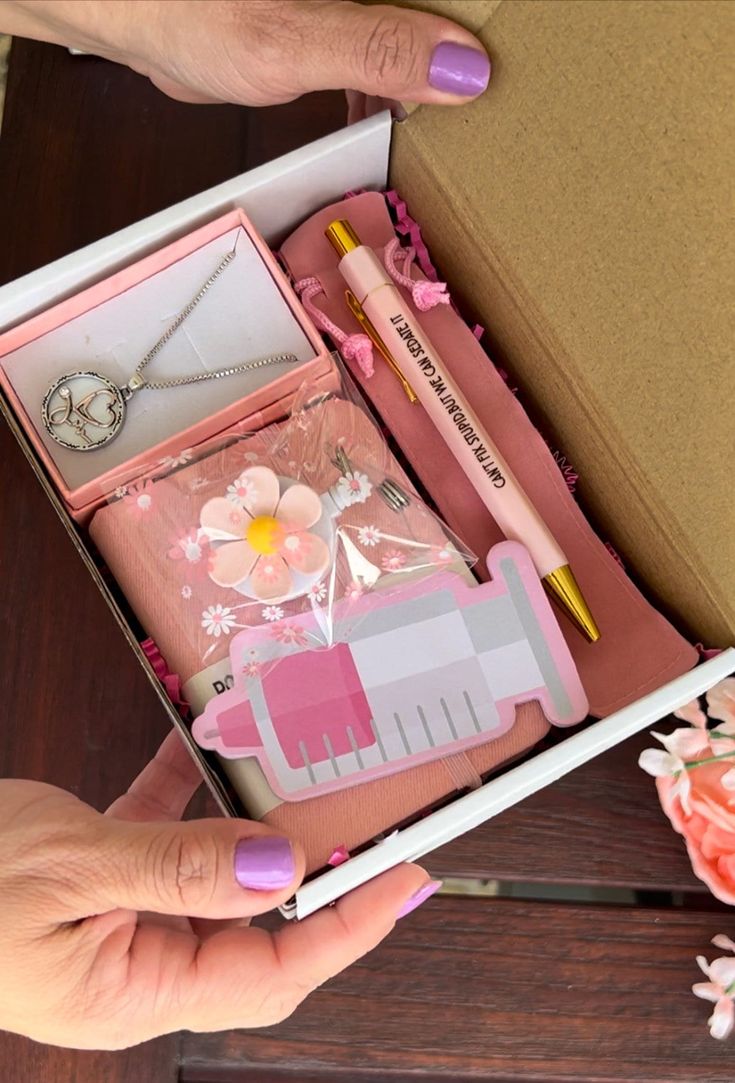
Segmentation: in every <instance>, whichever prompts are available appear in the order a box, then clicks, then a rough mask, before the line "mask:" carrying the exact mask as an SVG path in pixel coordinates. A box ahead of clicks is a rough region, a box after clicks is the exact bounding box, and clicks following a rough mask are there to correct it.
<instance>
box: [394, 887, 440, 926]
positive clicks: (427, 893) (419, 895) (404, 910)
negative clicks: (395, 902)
mask: <svg viewBox="0 0 735 1083" xmlns="http://www.w3.org/2000/svg"><path fill="white" fill-rule="evenodd" d="M441 886H442V881H441V880H427V882H426V883H425V884H423V885H422V886H421V887H420V888H419V889H418V891H415V892H414V893H413V895H411V897H410V898H409V899H406V901H405V903H404V904H403V906H402V907H401V909H400V910H399V911H398V914H397V915H396V916H397V917H398V918H405V916H406V914H410V913H411V911H412V910H416V909H417V907H419V906H421V903H423V902H426V900H427V899H430V898H431V896H432V895H433V894H434V892H435V891H438V890H439V888H440V887H441Z"/></svg>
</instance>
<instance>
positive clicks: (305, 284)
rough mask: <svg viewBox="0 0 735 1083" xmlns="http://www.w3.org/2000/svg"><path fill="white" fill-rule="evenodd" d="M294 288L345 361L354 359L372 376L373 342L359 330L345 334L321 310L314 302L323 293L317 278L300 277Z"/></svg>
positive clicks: (373, 361) (364, 371)
mask: <svg viewBox="0 0 735 1083" xmlns="http://www.w3.org/2000/svg"><path fill="white" fill-rule="evenodd" d="M294 289H295V290H296V292H297V293H298V294H299V296H300V297H301V301H302V303H303V306H304V308H305V309H306V311H307V312H308V313H309V315H310V316H311V318H312V320H313V321H314V323H315V324H316V326H317V327H318V328H319V330H320V331H324V332H325V333H326V334H328V335H329V336H330V338H331V339H332V340H333V341H334V342H335V343H336V344H337V347H338V349H339V352H340V353H341V354H342V357H343V358H344V359H345V361H355V362H356V363H357V364H358V365H359V366H360V369H361V370H362V372H363V373H364V374H365V376H366V377H368V378H369V377H370V376H372V375H373V373H374V372H375V356H374V354H373V344H372V342H371V341H370V339H369V338H368V336H367V335H363V334H362V333H361V332H356V333H355V334H352V335H347V334H345V332H344V331H343V330H342V328H341V327H338V326H337V324H336V323H335V322H334V321H333V320H330V318H329V316H327V315H326V313H324V312H322V310H321V309H320V308H317V306H316V305H315V304H314V297H316V296H317V295H318V294H320V293H324V290H323V289H322V284H321V282H320V281H319V279H318V278H302V279H300V280H299V281H298V282H295V283H294Z"/></svg>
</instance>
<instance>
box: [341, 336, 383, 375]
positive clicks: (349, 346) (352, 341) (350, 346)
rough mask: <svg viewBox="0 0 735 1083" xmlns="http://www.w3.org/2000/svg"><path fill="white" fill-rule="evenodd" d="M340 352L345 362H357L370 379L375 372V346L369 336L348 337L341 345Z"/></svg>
mask: <svg viewBox="0 0 735 1083" xmlns="http://www.w3.org/2000/svg"><path fill="white" fill-rule="evenodd" d="M339 352H340V353H341V354H342V356H343V357H344V359H345V361H356V362H357V364H358V365H359V366H360V369H361V370H362V372H363V373H364V374H365V376H367V377H368V378H370V377H371V376H372V375H373V373H374V372H375V356H374V354H373V344H372V342H371V341H370V339H369V338H368V336H367V335H363V334H359V333H358V334H355V335H348V336H347V338H346V339H345V340H344V342H342V343H340V347H339Z"/></svg>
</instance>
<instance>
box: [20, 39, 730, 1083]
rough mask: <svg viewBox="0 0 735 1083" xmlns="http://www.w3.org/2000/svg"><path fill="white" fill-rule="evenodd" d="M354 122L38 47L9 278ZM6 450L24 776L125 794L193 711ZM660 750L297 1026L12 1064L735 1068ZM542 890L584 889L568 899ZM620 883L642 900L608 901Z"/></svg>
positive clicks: (603, 781)
mask: <svg viewBox="0 0 735 1083" xmlns="http://www.w3.org/2000/svg"><path fill="white" fill-rule="evenodd" d="M343 123H344V105H343V100H342V97H341V95H338V94H321V95H314V96H311V97H309V98H308V99H305V100H302V101H301V102H299V103H293V104H291V105H287V106H281V107H277V108H273V109H265V110H261V111H257V110H247V109H238V108H235V107H230V106H222V107H215V106H188V105H182V104H179V103H175V102H172V101H169V100H168V99H167V98H165V97H164V96H163V95H161V94H159V93H158V92H157V91H155V90H154V89H153V88H152V87H151V86H150V85H149V84H148V83H147V82H146V80H144V79H142V78H141V77H139V76H136V75H133V74H132V73H131V72H129V71H127V70H124V69H122V68H119V67H116V66H114V65H112V64H109V63H107V62H104V61H101V60H97V59H94V58H84V57H82V58H72V57H70V56H69V55H68V54H67V53H66V52H65V51H64V50H62V49H58V48H54V47H50V46H42V45H36V44H29V43H26V42H15V43H14V46H13V50H12V54H11V63H10V79H9V85H8V94H7V105H6V113H5V119H4V124H3V131H2V141H1V143H0V238H2V243H1V244H0V281H2V282H7V281H9V280H11V279H13V278H15V277H16V276H18V275H21V274H24V273H26V272H28V271H31V270H33V269H35V268H37V267H39V266H41V265H42V264H44V263H46V262H48V261H49V260H52V259H56V258H57V257H59V256H63V255H65V254H66V253H68V252H70V251H72V250H74V249H76V248H78V247H80V246H81V245H84V244H86V243H88V242H90V241H94V240H96V239H97V238H99V237H102V236H104V235H105V234H107V233H110V232H112V231H113V230H116V229H118V228H120V227H123V226H126V225H128V224H129V223H131V222H134V221H136V220H137V219H139V218H142V217H143V216H145V215H147V214H149V213H152V212H154V211H157V210H159V209H160V208H162V207H165V206H167V205H169V204H171V203H174V202H176V201H177V200H179V199H182V198H184V197H186V196H189V195H191V194H193V193H195V192H198V191H200V190H201V189H203V188H206V187H208V186H210V185H213V184H216V183H218V182H220V181H222V180H225V179H226V178H229V177H231V176H233V175H235V174H237V173H239V172H242V171H243V170H246V169H249V168H251V167H252V166H254V165H257V164H259V163H260V162H263V161H267V160H268V159H271V158H274V157H276V156H277V155H279V154H281V153H284V152H285V151H287V150H290V149H292V148H293V147H296V146H298V145H300V144H303V143H305V142H307V141H309V140H311V139H314V138H316V137H317V136H319V135H322V134H324V133H326V132H328V131H331V130H333V129H335V128H337V127H340V126H341V125H342V124H343ZM0 462H2V484H1V486H0V522H1V523H2V530H0V568H2V573H3V576H2V591H0V613H1V616H2V651H1V652H0V697H1V699H2V702H3V704H4V706H5V710H4V720H5V725H4V739H3V741H2V743H0V776H8V775H14V776H25V777H32V778H38V779H44V780H46V781H48V782H52V783H55V784H58V785H60V786H64V787H67V788H69V789H70V790H73V791H74V792H75V793H77V794H79V795H80V796H81V797H83V798H84V799H85V800H87V801H89V802H90V803H91V804H93V805H96V806H98V807H103V806H104V805H105V804H107V803H108V802H110V801H111V800H112V799H113V798H114V797H115V796H116V795H117V794H118V793H119V792H120V791H121V790H123V789H124V788H125V787H126V786H127V784H128V782H129V781H130V779H131V778H132V777H133V775H134V774H135V772H137V771H138V770H139V769H140V768H141V767H142V766H143V764H144V763H145V762H146V760H147V759H148V757H149V756H150V755H151V754H152V753H153V751H154V749H155V748H156V746H157V744H158V742H159V741H160V739H161V738H162V737H163V736H164V734H165V732H166V727H167V723H166V721H165V719H164V718H163V717H162V715H161V712H160V709H159V707H158V704H157V702H156V700H155V697H154V695H153V694H152V692H151V689H150V688H149V687H148V685H147V682H146V679H145V678H144V676H143V673H142V672H141V671H140V670H139V668H138V665H137V663H136V661H135V660H134V658H133V656H132V654H131V653H130V652H129V650H128V648H127V646H126V644H125V643H124V641H123V638H122V636H121V635H120V633H119V631H118V629H117V628H116V626H115V624H114V622H113V621H112V619H111V617H110V616H109V614H108V613H107V611H106V608H105V605H104V603H103V601H102V599H101V598H100V597H99V596H98V594H97V591H96V588H95V587H94V585H93V584H92V582H91V580H89V579H88V576H87V573H86V571H85V570H84V568H83V566H82V564H81V562H80V561H79V559H78V557H77V555H76V553H75V552H74V550H73V548H72V546H71V544H70V542H69V540H68V538H67V537H66V534H65V532H64V530H63V528H62V526H61V524H60V523H59V522H58V521H57V520H56V517H55V514H54V512H53V510H52V509H51V506H50V505H49V504H48V502H47V501H46V498H45V496H44V495H43V493H42V491H41V489H40V487H39V486H38V484H37V482H36V481H35V479H34V478H33V476H32V474H31V471H30V469H29V468H28V466H27V464H26V463H25V461H24V460H23V457H22V455H21V453H20V451H19V449H18V448H17V447H16V445H15V443H14V440H13V439H12V437H11V435H10V433H9V431H8V430H7V428H6V426H5V425H0ZM646 743H650V740H649V739H648V738H646V737H645V736H642V737H638V738H634V739H632V740H630V741H628V742H626V743H625V744H623V745H621V746H619V747H618V748H617V749H615V750H613V751H612V752H610V753H608V754H607V755H605V756H602V757H600V758H599V759H598V760H596V761H595V762H593V763H591V764H589V765H587V766H586V767H583V768H581V769H580V770H578V771H576V772H575V773H573V774H572V775H570V776H568V777H567V778H565V779H564V780H562V781H561V782H560V783H558V784H557V785H556V786H554V787H553V788H551V789H548V790H546V791H544V792H542V793H540V794H538V795H537V796H536V797H534V798H531V799H530V800H528V801H526V802H525V803H524V804H522V805H520V806H517V807H516V808H514V809H512V810H510V811H509V812H507V813H505V814H504V815H503V816H501V817H499V818H498V819H496V820H494V821H492V822H490V823H488V824H486V825H484V826H483V827H480V828H478V829H477V830H475V831H474V832H472V833H471V834H469V835H466V836H465V837H464V838H462V839H460V840H458V841H456V842H454V843H452V844H451V845H450V846H447V847H445V848H444V849H442V850H439V851H437V852H435V853H434V854H432V855H430V857H429V858H428V859H427V862H426V864H427V866H428V867H429V869H430V870H431V872H432V873H433V874H435V875H437V876H442V877H451V878H457V879H458V880H463V879H465V878H479V879H493V880H499V881H501V882H502V885H501V895H500V896H498V897H469V896H466V895H459V894H456V895H448V896H441V897H437V898H435V899H434V900H432V901H431V902H430V903H428V904H427V905H426V906H425V907H423V908H422V909H420V910H419V911H417V912H416V913H414V914H413V915H411V916H410V917H409V918H408V919H406V920H405V921H404V922H402V923H401V924H400V926H399V928H397V930H396V931H395V933H394V934H393V935H392V937H391V938H390V939H389V941H388V942H387V943H385V944H384V945H382V946H381V947H380V948H378V949H377V950H376V951H375V952H373V954H372V955H370V956H369V957H368V958H367V959H365V960H364V961H363V962H362V963H360V964H359V965H358V966H356V967H354V968H353V969H352V970H350V971H349V972H347V973H346V974H343V975H342V976H340V977H339V978H337V979H336V980H334V981H333V982H331V983H330V984H328V985H327V986H326V987H324V988H323V989H321V990H320V991H319V992H317V993H316V994H315V995H314V996H312V997H311V999H310V1000H309V1001H308V1002H307V1003H306V1004H305V1005H304V1006H303V1007H302V1008H301V1009H300V1010H299V1011H297V1013H296V1014H295V1015H294V1016H293V1017H292V1018H291V1019H290V1020H288V1021H287V1022H286V1023H284V1024H282V1025H281V1026H280V1027H277V1028H273V1029H269V1030H262V1031H254V1032H247V1031H236V1032H230V1033H226V1034H218V1035H212V1036H206V1035H191V1034H179V1035H172V1036H169V1037H165V1038H162V1039H160V1040H158V1041H155V1042H151V1043H149V1044H147V1045H145V1046H142V1047H139V1048H137V1049H134V1050H130V1051H127V1052H122V1053H98V1054H96V1053H87V1052H75V1051H71V1052H70V1051H65V1050H55V1049H47V1048H44V1047H40V1046H37V1045H34V1044H33V1043H31V1042H29V1041H27V1040H25V1039H20V1038H17V1037H15V1036H10V1035H0V1079H1V1080H3V1081H7V1083H72V1081H74V1083H103V1081H104V1083H175V1081H179V1083H214V1081H217V1083H221V1081H225V1080H228V1081H229V1080H231V1081H235V1080H237V1081H244V1083H249V1081H257V1083H276V1081H290V1080H298V1081H299V1083H326V1081H332V1083H338V1081H342V1080H344V1081H347V1080H350V1081H358V1083H359V1081H360V1080H366V1081H367V1080H371V1081H375V1080H380V1081H383V1080H385V1081H386V1083H405V1081H408V1080H409V1079H410V1080H413V1081H421V1083H438V1081H439V1080H450V1079H451V1080H454V1081H464V1080H467V1081H469V1080H473V1081H477V1080H493V1081H496V1083H499V1081H508V1080H513V1081H520V1083H524V1081H535V1083H542V1081H543V1083H557V1081H568V1080H584V1081H585V1083H594V1081H603V1080H604V1081H608V1080H621V1081H630V1083H633V1081H635V1083H638V1081H643V1080H646V1081H655V1083H666V1081H669V1080H671V1081H673V1080H686V1081H692V1083H693V1081H695V1080H697V1081H702V1080H706V1081H707V1083H732V1080H733V1078H735V1070H733V1049H732V1047H728V1046H727V1045H726V1044H725V1045H723V1044H720V1043H717V1042H715V1041H713V1040H712V1039H711V1038H710V1037H709V1035H708V1033H707V1029H706V1026H705V1020H706V1017H707V1014H708V1009H707V1005H705V1004H704V1003H703V1002H700V1001H697V1000H695V998H694V997H693V996H692V994H691V992H690V986H691V984H692V982H694V981H696V980H698V971H697V968H696V966H695V962H694V957H695V955H696V954H697V953H699V952H706V951H707V949H708V945H709V940H710V937H711V936H712V935H713V934H714V933H716V932H720V931H722V932H725V931H727V932H730V933H732V932H733V927H732V923H731V921H730V919H729V915H728V913H723V912H722V911H723V910H724V908H722V907H719V905H718V904H716V903H715V902H714V900H712V899H711V898H710V897H709V896H708V895H707V894H706V892H704V891H703V890H702V887H701V885H700V884H699V883H698V881H697V880H696V879H695V878H694V876H693V874H692V872H691V870H690V868H689V865H688V862H687V859H686V856H685V853H684V849H683V846H682V845H681V842H680V840H679V839H678V837H676V836H675V835H674V833H673V831H672V830H671V829H670V828H669V826H668V824H667V823H666V821H665V820H664V817H663V815H662V813H661V812H660V810H659V808H658V804H657V802H656V799H655V795H654V789H653V786H652V784H651V780H650V779H648V777H647V776H645V775H644V774H643V773H642V772H641V771H640V770H638V768H637V767H636V759H637V756H638V752H639V751H640V749H641V748H642V747H643V746H644V745H645V744H646ZM539 885H546V886H547V892H548V893H549V894H551V895H553V894H554V885H566V890H565V892H564V896H563V897H562V898H559V897H556V898H550V899H547V900H542V899H539V897H538V896H539V895H540V894H541V891H540V889H539ZM600 885H606V886H608V887H617V888H628V889H632V890H633V891H634V892H635V895H634V896H630V893H629V892H620V902H619V904H614V905H613V904H610V903H600V902H597V901H590V894H591V891H590V889H591V888H594V887H599V886H600ZM459 886H461V885H459ZM672 892H673V893H675V894H674V895H673V896H672ZM556 894H557V896H558V894H559V893H558V892H556ZM630 899H633V900H634V904H631V902H630V901H627V902H626V900H630ZM4 980H6V981H7V980H12V979H8V977H7V976H4Z"/></svg>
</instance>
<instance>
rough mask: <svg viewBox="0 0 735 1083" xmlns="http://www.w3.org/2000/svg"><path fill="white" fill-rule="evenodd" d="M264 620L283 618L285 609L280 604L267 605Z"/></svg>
mask: <svg viewBox="0 0 735 1083" xmlns="http://www.w3.org/2000/svg"><path fill="white" fill-rule="evenodd" d="M263 620H271V621H272V620H283V610H282V609H281V607H280V605H267V606H266V607H265V609H264V610H263Z"/></svg>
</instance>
